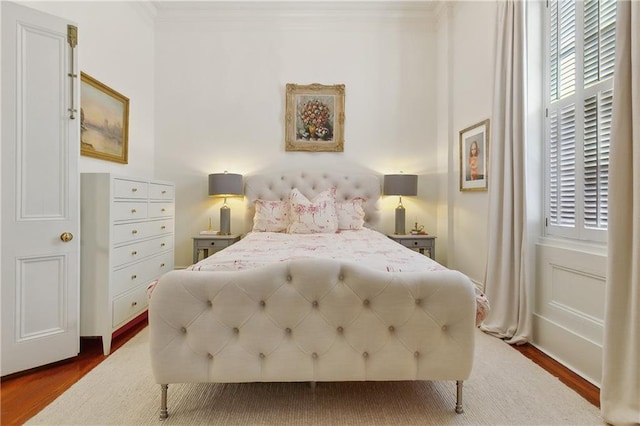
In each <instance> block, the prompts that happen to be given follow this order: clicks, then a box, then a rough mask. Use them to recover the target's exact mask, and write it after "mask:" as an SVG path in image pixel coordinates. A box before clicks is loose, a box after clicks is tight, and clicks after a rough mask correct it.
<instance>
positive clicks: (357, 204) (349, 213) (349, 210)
mask: <svg viewBox="0 0 640 426" xmlns="http://www.w3.org/2000/svg"><path fill="white" fill-rule="evenodd" d="M364 201H365V200H364V199H363V198H354V199H352V200H347V201H342V202H338V203H336V211H337V213H338V228H339V229H362V227H363V226H364V209H363V208H362V203H364Z"/></svg>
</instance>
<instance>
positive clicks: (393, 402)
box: [27, 329, 604, 426]
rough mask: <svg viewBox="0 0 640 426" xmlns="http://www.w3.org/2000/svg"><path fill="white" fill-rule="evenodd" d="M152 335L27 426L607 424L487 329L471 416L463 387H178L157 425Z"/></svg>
mask: <svg viewBox="0 0 640 426" xmlns="http://www.w3.org/2000/svg"><path fill="white" fill-rule="evenodd" d="M147 341H148V329H145V330H143V331H142V332H140V333H139V334H138V335H137V336H136V337H134V338H133V339H131V340H130V341H129V342H128V343H127V344H126V345H124V346H123V347H121V348H120V349H118V350H117V351H116V352H114V353H113V354H112V355H111V356H109V357H108V358H107V359H106V360H105V361H104V362H102V363H101V364H100V365H98V366H97V367H96V368H94V369H93V370H92V371H91V372H90V373H89V374H87V375H86V376H85V377H84V378H83V379H82V380H80V381H79V382H78V383H76V384H75V385H74V386H72V387H71V388H70V389H69V390H68V391H67V392H65V393H64V394H63V395H61V396H60V397H59V398H58V399H56V400H55V401H54V402H53V403H51V404H50V405H49V406H48V407H46V408H45V409H44V410H43V411H41V412H40V413H39V414H38V415H36V416H35V417H34V418H32V419H31V420H30V421H29V422H28V423H27V424H42V425H45V424H47V425H49V424H60V425H62V424H64V425H72V424H122V425H142V424H155V425H158V424H163V425H173V424H202V425H205V424H206V425H394V426H398V425H446V424H461V425H602V424H604V423H603V422H602V420H601V418H600V412H599V410H598V409H597V408H596V407H594V406H593V405H591V404H589V403H588V402H587V401H585V400H584V399H583V398H582V397H580V396H579V395H578V394H577V393H575V392H574V391H572V390H571V389H569V388H567V387H566V386H565V385H563V384H562V383H561V382H560V381H559V380H558V379H556V378H555V377H553V376H552V375H550V374H549V373H547V372H546V371H545V370H543V369H541V368H540V367H538V366H537V365H536V364H534V363H533V362H531V361H529V360H528V359H527V358H525V357H524V356H523V355H521V354H520V353H519V352H517V351H515V350H513V349H511V348H509V346H508V345H507V344H506V343H504V342H502V341H501V340H499V339H496V338H494V337H490V336H488V335H486V334H484V333H482V332H480V331H478V335H477V341H476V342H477V346H476V357H475V364H474V367H473V372H472V374H471V377H470V378H469V379H468V380H467V381H466V382H465V386H464V397H463V402H464V409H465V412H464V413H463V414H455V412H454V406H455V383H454V382H383V383H380V382H346V383H318V385H317V387H316V388H315V389H311V388H310V386H309V385H308V384H306V383H245V384H184V385H182V384H181V385H169V403H168V405H169V418H168V419H167V420H166V421H165V422H162V423H161V422H160V421H159V420H158V414H159V408H160V386H159V385H157V384H156V383H154V381H153V377H152V373H151V367H150V365H149V353H148V350H149V349H148V344H147Z"/></svg>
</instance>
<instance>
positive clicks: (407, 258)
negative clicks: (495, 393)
mask: <svg viewBox="0 0 640 426" xmlns="http://www.w3.org/2000/svg"><path fill="white" fill-rule="evenodd" d="M311 257H316V258H328V259H339V260H346V261H351V262H355V263H358V264H360V265H363V266H367V267H369V268H372V269H376V270H382V271H389V272H421V271H422V272H424V271H442V270H446V268H445V267H444V266H442V265H440V264H439V263H437V262H435V261H434V260H431V259H430V258H429V257H427V256H424V255H422V254H420V253H418V252H416V251H413V250H411V249H408V248H406V247H404V246H402V245H400V244H398V243H396V242H395V241H392V240H391V239H389V238H387V237H386V236H385V235H383V234H381V233H380V232H377V231H374V230H371V229H366V228H365V229H361V230H357V231H356V230H352V231H341V232H338V233H335V234H285V233H275V232H250V233H249V234H247V236H246V237H244V238H243V239H242V240H240V241H239V242H237V243H235V244H234V245H232V246H230V247H227V248H226V249H224V250H221V251H219V252H217V253H215V254H214V255H212V256H210V257H208V258H206V259H203V260H201V261H200V262H198V263H196V264H195V265H192V266H190V267H188V268H187V269H188V270H192V271H236V270H242V269H252V268H257V267H260V266H265V265H268V264H271V263H277V262H283V261H286V260H291V259H299V258H311ZM476 304H477V314H476V323H477V324H479V323H480V322H482V320H483V319H484V318H485V317H486V315H487V314H488V312H489V303H488V301H487V298H486V297H485V295H484V294H483V293H482V292H480V291H479V290H478V289H476Z"/></svg>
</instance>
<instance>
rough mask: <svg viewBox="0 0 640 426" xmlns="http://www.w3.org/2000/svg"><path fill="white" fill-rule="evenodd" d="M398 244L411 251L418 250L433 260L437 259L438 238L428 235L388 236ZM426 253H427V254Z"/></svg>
mask: <svg viewBox="0 0 640 426" xmlns="http://www.w3.org/2000/svg"><path fill="white" fill-rule="evenodd" d="M387 237H389V238H391V239H392V240H393V241H395V242H396V243H400V244H402V245H403V246H405V247H408V248H410V249H418V251H419V252H420V253H421V254H424V255H426V256H429V257H430V258H431V259H433V260H435V258H436V237H434V236H433V235H427V234H417V235H397V234H387ZM425 251H426V253H425Z"/></svg>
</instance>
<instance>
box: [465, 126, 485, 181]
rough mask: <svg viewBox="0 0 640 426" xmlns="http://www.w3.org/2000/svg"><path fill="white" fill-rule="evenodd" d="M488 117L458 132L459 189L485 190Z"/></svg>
mask: <svg viewBox="0 0 640 426" xmlns="http://www.w3.org/2000/svg"><path fill="white" fill-rule="evenodd" d="M488 153H489V119H486V120H484V121H482V122H480V123H478V124H474V125H473V126H470V127H467V128H466V129H464V130H462V131H461V132H460V191H486V190H487V189H488V188H489V185H488V175H487V173H488V170H489V161H488V160H489V156H488Z"/></svg>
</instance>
